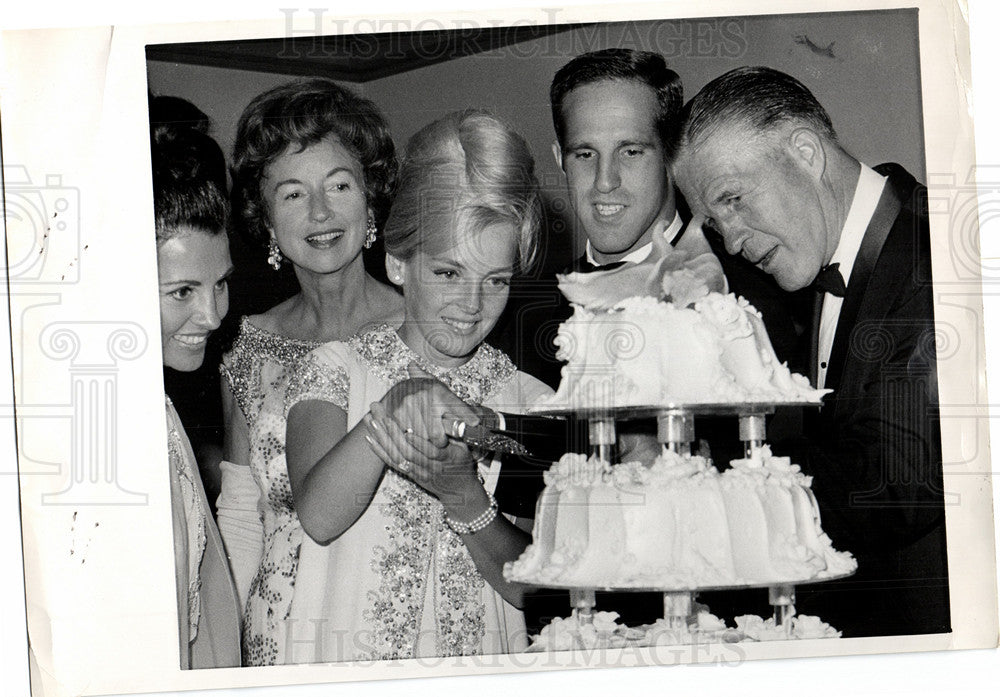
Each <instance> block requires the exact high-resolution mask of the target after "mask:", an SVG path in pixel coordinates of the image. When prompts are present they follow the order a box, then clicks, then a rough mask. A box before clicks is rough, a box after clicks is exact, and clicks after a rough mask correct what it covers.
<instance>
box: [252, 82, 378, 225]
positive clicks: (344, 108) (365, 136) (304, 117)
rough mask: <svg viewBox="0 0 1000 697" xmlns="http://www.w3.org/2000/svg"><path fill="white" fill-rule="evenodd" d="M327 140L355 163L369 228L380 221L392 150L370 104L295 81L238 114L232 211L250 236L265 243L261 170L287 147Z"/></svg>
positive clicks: (332, 87) (323, 85) (331, 87)
mask: <svg viewBox="0 0 1000 697" xmlns="http://www.w3.org/2000/svg"><path fill="white" fill-rule="evenodd" d="M328 137H333V138H336V140H337V141H338V142H340V144H341V145H343V146H344V147H345V148H347V150H348V151H349V152H350V153H351V155H353V156H354V157H355V159H357V160H358V162H359V163H361V168H362V172H363V178H364V187H365V196H366V198H367V200H368V205H369V207H371V209H372V211H373V213H374V216H375V223H376V224H377V225H380V224H381V222H382V221H384V220H385V216H386V214H387V212H388V209H389V203H390V201H391V199H392V192H393V189H394V187H395V182H396V169H397V166H398V163H397V160H396V149H395V146H394V145H393V142H392V136H391V135H390V134H389V126H388V125H387V124H386V122H385V119H384V118H383V116H382V113H381V112H380V111H379V110H378V108H377V107H376V106H375V104H374V103H373V102H372V101H370V100H368V99H365V98H364V97H360V96H358V95H357V94H355V93H354V92H352V91H351V90H349V89H347V88H345V87H341V86H340V85H338V84H337V83H335V82H333V81H332V80H326V79H322V78H314V79H309V80H298V81H294V82H289V83H286V84H284V85H280V86H278V87H275V88H274V89H271V90H268V91H267V92H264V93H263V94H260V95H258V96H257V97H256V98H255V99H254V100H253V101H252V102H250V104H249V106H247V108H246V109H245V110H244V111H243V115H242V116H241V117H240V121H239V124H238V125H237V127H236V143H235V145H234V146H233V170H232V174H233V208H234V210H235V211H236V212H237V214H238V215H239V216H240V218H241V222H242V224H243V228H244V229H245V231H246V232H247V233H249V234H250V236H251V237H253V238H255V239H258V240H260V241H262V242H266V241H267V239H268V237H269V233H268V230H267V228H268V225H269V220H270V219H269V217H268V210H267V205H266V203H265V201H264V198H263V196H262V193H261V182H262V181H263V178H264V170H265V168H266V167H267V166H268V165H269V164H271V162H273V161H274V160H275V159H277V158H278V157H279V156H280V155H281V154H283V153H284V152H285V151H286V150H287V149H288V148H289V147H290V146H291V147H295V148H298V149H299V151H301V150H304V149H305V148H307V147H309V146H310V145H314V144H316V143H319V142H320V141H322V140H324V139H326V138H328Z"/></svg>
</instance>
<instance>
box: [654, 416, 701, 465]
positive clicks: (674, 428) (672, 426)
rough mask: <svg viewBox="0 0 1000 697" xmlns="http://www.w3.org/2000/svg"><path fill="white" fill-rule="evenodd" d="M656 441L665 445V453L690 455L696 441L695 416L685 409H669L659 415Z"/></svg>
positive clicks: (657, 417)
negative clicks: (692, 443)
mask: <svg viewBox="0 0 1000 697" xmlns="http://www.w3.org/2000/svg"><path fill="white" fill-rule="evenodd" d="M656 440H658V441H659V442H660V443H661V445H663V452H664V453H666V452H668V451H669V452H675V453H677V454H678V455H690V454H691V442H692V441H693V440H694V414H692V413H691V412H689V411H685V410H683V409H669V410H666V411H662V412H660V413H659V414H657V416H656Z"/></svg>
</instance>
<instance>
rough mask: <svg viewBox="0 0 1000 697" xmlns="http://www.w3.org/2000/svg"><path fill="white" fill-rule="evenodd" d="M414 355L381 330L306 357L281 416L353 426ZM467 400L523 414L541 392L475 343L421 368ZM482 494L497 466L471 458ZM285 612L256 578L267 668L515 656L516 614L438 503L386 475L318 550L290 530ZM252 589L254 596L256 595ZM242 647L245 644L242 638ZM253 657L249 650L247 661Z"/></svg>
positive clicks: (258, 643) (519, 644) (256, 617)
mask: <svg viewBox="0 0 1000 697" xmlns="http://www.w3.org/2000/svg"><path fill="white" fill-rule="evenodd" d="M411 362H417V363H418V364H419V360H418V359H417V356H416V355H415V354H414V353H413V352H412V351H410V349H409V348H408V347H407V346H406V345H405V344H404V343H403V342H402V341H401V340H400V339H399V337H398V335H397V334H396V332H395V331H394V330H393V329H391V328H389V327H387V326H383V327H379V328H376V329H374V330H371V331H369V332H366V333H364V334H361V335H359V336H357V337H354V338H352V339H350V340H349V341H347V342H332V343H329V344H325V345H323V346H321V347H319V348H317V349H316V350H314V351H312V352H311V353H309V354H308V355H307V356H306V357H305V358H304V359H303V360H302V361H301V362H300V363H299V364H298V365H297V366H296V368H295V370H294V373H293V375H292V376H291V377H290V380H289V384H288V389H287V392H286V395H285V400H284V405H283V408H282V411H281V413H280V414H278V413H275V411H274V410H273V408H268V405H265V406H264V409H262V412H261V417H260V419H259V420H258V422H259V423H261V424H263V423H264V422H265V421H266V419H265V413H267V414H269V415H270V416H269V417H267V418H273V419H276V420H280V421H282V422H283V420H284V417H285V416H286V415H287V413H288V410H289V409H290V408H291V407H292V406H293V405H294V404H296V403H297V402H299V401H302V400H306V399H321V400H325V401H329V402H332V403H334V404H337V405H338V406H340V407H342V408H343V409H345V411H346V412H347V425H348V428H352V427H353V426H354V425H355V424H357V423H358V421H360V420H361V418H362V417H363V416H364V415H365V414H366V413H367V412H368V409H369V406H370V404H371V403H372V402H374V401H377V400H379V399H381V397H382V396H383V395H384V394H385V393H386V391H388V389H389V388H390V387H391V386H392V385H394V384H395V383H396V382H399V381H400V380H403V379H405V378H406V377H407V366H408V365H409V364H410V363H411ZM421 367H422V368H424V369H425V370H427V371H428V372H431V373H432V374H434V375H435V376H436V377H438V378H439V379H441V380H442V381H443V382H445V384H447V385H448V386H449V388H451V389H452V391H454V392H455V393H456V394H457V395H458V396H459V397H461V398H462V399H464V400H466V401H467V402H470V403H477V404H485V405H487V406H494V407H497V408H500V409H503V410H504V411H513V410H515V409H516V410H523V408H524V407H525V406H526V405H530V404H532V403H534V402H535V401H537V400H538V399H539V398H540V397H541V396H543V395H545V394H546V393H547V392H548V388H547V387H546V386H545V385H543V384H542V383H540V382H539V381H537V380H535V379H534V378H531V377H530V376H527V375H525V374H523V373H519V372H518V371H517V369H516V368H515V367H514V365H513V363H511V361H510V359H508V358H507V356H506V355H505V354H503V353H502V352H501V351H498V350H497V349H494V348H492V347H489V346H486V345H483V346H481V347H480V348H479V350H478V351H477V352H476V354H475V355H474V356H473V358H472V359H470V360H469V361H468V362H467V363H466V364H464V365H462V366H460V367H458V368H455V369H452V370H442V369H440V368H436V367H434V366H427V365H421ZM479 467H480V474H481V475H482V479H483V481H484V487H485V488H486V489H487V490H488V491H492V490H493V489H494V488H495V487H496V481H497V476H498V475H499V462H486V463H481V464H480V465H479ZM296 538H297V541H298V545H299V548H298V554H297V569H296V570H295V572H294V577H293V578H290V579H285V580H287V581H288V582H289V583H290V585H291V586H292V587H293V588H294V592H293V594H292V599H291V603H290V606H288V605H285V604H282V607H274V606H271V607H268V602H267V598H266V597H265V594H262V593H260V589H266V588H267V587H268V583H267V579H263V578H258V579H257V580H256V581H255V588H254V589H251V596H250V599H249V602H248V604H247V611H248V615H247V617H246V623H245V629H246V630H247V634H246V636H245V637H244V649H245V655H246V654H247V653H248V652H247V651H246V649H247V648H251V649H254V648H257V649H260V648H263V647H265V646H266V647H267V654H268V655H267V658H268V659H273V660H267V662H275V663H312V662H326V661H345V660H379V659H392V658H413V657H423V656H455V655H476V654H492V653H508V652H513V651H521V650H523V649H524V648H525V647H526V645H527V637H526V634H525V629H524V618H523V615H522V613H521V612H520V611H519V610H517V609H516V608H514V607H513V606H511V605H509V604H508V603H507V602H506V601H504V600H503V599H502V598H501V597H500V595H499V594H498V593H497V592H496V591H494V590H493V589H492V587H490V586H489V584H487V583H486V581H485V580H484V579H483V577H482V576H481V575H480V574H479V572H478V570H477V569H476V567H475V564H474V563H473V561H472V557H471V556H470V554H469V552H468V550H467V549H466V547H465V544H464V543H463V542H462V540H461V538H460V537H459V536H458V535H456V534H455V533H453V532H452V531H451V530H450V529H449V528H448V527H447V526H446V525H445V523H444V508H443V506H442V505H441V504H440V502H438V500H437V499H435V498H434V497H432V496H431V495H429V494H428V493H426V492H425V491H424V490H423V489H421V488H420V487H418V486H417V485H415V484H413V483H412V482H411V481H410V480H408V479H406V478H405V477H403V476H400V475H398V474H396V473H395V472H394V471H391V470H386V472H385V474H384V476H383V478H382V480H381V483H380V484H379V487H378V489H377V490H376V492H375V494H374V497H373V499H372V502H371V504H370V505H368V507H367V508H366V509H365V511H364V513H362V515H361V516H360V517H359V518H358V520H357V521H356V522H355V523H354V524H353V525H352V526H351V527H350V528H349V529H348V530H347V531H346V532H344V533H343V534H342V535H341V536H340V537H338V538H337V539H336V540H334V541H333V542H331V543H329V544H328V545H325V546H322V545H319V544H316V543H315V542H313V541H312V540H311V539H310V538H309V537H308V536H306V535H303V534H302V532H301V528H299V530H298V532H297V535H296ZM255 591H256V593H255ZM248 641H249V642H250V644H251V645H250V646H249V647H248V645H247V642H248ZM254 653H255V651H253V650H251V651H250V652H249V655H250V656H251V657H253V655H254Z"/></svg>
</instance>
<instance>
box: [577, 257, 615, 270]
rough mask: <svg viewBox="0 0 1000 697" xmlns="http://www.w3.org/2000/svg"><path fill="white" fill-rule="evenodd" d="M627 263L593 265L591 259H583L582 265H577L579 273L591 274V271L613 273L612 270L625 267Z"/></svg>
mask: <svg viewBox="0 0 1000 697" xmlns="http://www.w3.org/2000/svg"><path fill="white" fill-rule="evenodd" d="M626 263H627V262H624V261H613V262H611V263H610V264H601V265H600V266H598V265H597V264H592V263H591V262H590V260H589V259H586V258H584V259H581V260H580V263H579V264H577V265H576V270H577V272H579V273H590V272H591V271H611V269H617V268H618V267H620V266H625V264H626Z"/></svg>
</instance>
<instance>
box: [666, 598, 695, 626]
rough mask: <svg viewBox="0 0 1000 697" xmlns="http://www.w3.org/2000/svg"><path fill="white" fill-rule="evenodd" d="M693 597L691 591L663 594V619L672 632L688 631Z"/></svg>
mask: <svg viewBox="0 0 1000 697" xmlns="http://www.w3.org/2000/svg"><path fill="white" fill-rule="evenodd" d="M692 597H693V594H692V593H691V592H690V591H669V592H666V593H664V594H663V619H665V620H666V621H667V626H668V627H669V628H670V629H671V630H675V631H678V632H684V631H687V626H688V618H689V617H690V616H691V603H692Z"/></svg>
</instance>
